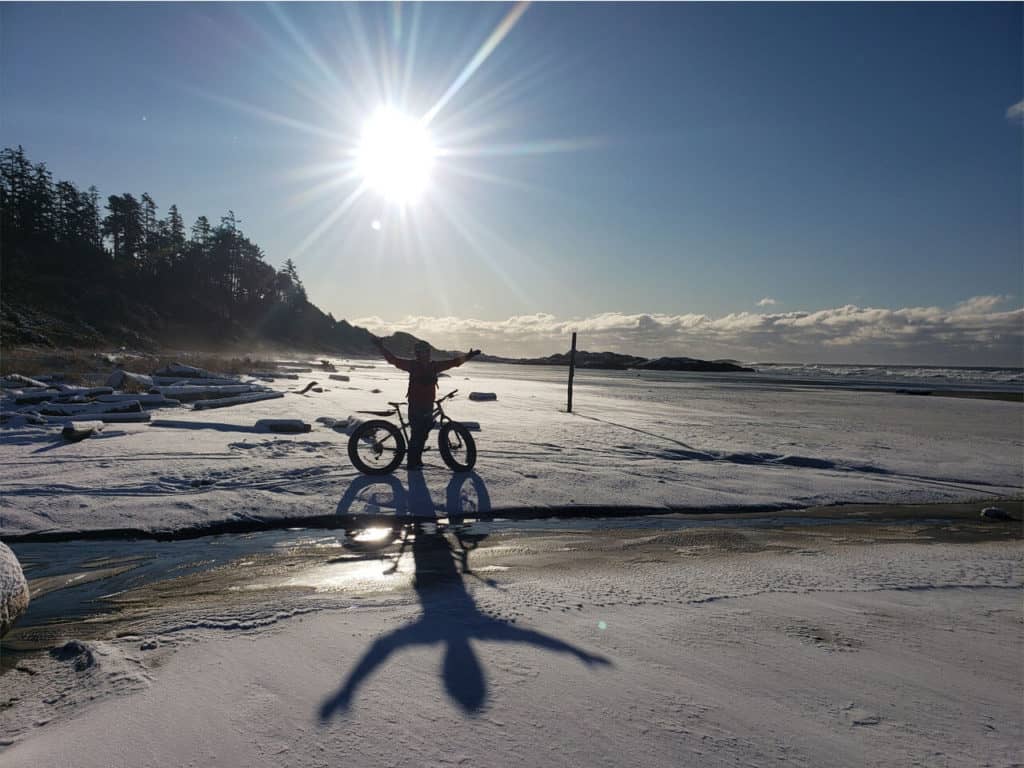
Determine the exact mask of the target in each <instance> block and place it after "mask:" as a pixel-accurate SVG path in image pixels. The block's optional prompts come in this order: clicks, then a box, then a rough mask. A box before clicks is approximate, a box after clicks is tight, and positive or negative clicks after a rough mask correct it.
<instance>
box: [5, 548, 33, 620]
mask: <svg viewBox="0 0 1024 768" xmlns="http://www.w3.org/2000/svg"><path fill="white" fill-rule="evenodd" d="M26 608H28V582H26V581H25V574H24V573H23V572H22V570H21V563H19V562H18V558H16V557H15V556H14V553H13V552H12V551H11V548H10V547H8V546H7V545H6V544H4V543H2V542H0V637H3V636H4V635H6V634H7V630H9V629H10V628H11V626H12V625H13V624H14V622H15V621H17V619H18V617H19V616H21V614H23V613H24V612H25V609H26Z"/></svg>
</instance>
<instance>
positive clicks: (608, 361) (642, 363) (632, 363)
mask: <svg viewBox="0 0 1024 768" xmlns="http://www.w3.org/2000/svg"><path fill="white" fill-rule="evenodd" d="M477 359H478V360H479V361H480V362H483V363H516V364H519V365H569V353H568V352H563V353H560V354H557V355H550V356H548V357H535V358H529V359H516V358H512V357H494V356H492V355H480V357H478V358H477ZM576 367H577V368H590V369H594V370H604V371H626V370H642V371H705V372H723V373H724V372H733V373H744V372H745V373H754V372H755V371H754V369H753V368H745V367H744V366H742V365H739V364H737V363H736V362H734V361H732V360H697V359H695V358H692V357H656V358H651V359H648V358H646V357H637V356H635V355H622V354H619V353H618V352H584V351H582V350H581V351H578V352H576Z"/></svg>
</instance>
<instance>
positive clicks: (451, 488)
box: [335, 472, 491, 524]
mask: <svg viewBox="0 0 1024 768" xmlns="http://www.w3.org/2000/svg"><path fill="white" fill-rule="evenodd" d="M407 484H408V487H406V486H405V485H403V484H402V482H401V481H400V480H398V479H397V478H396V477H394V476H393V475H375V476H367V475H360V476H359V477H357V478H355V479H354V480H353V481H352V482H351V483H350V484H349V486H348V488H347V489H346V490H345V493H344V494H343V495H342V497H341V499H340V500H339V501H338V507H337V509H336V510H335V514H336V515H338V516H339V517H347V518H350V519H351V520H352V521H359V520H364V521H367V522H380V523H383V524H391V523H399V524H404V523H411V522H412V521H413V520H421V521H429V520H436V519H437V517H438V516H439V513H444V514H445V515H446V516H447V517H448V518H449V519H450V520H452V522H453V523H454V522H456V520H457V519H461V518H465V517H467V516H469V517H478V516H480V515H487V514H488V513H490V511H491V499H490V495H489V494H488V493H487V485H486V484H485V483H484V480H483V478H482V477H480V475H478V474H477V473H476V472H456V473H454V474H453V475H452V479H451V480H449V481H448V487H447V488H446V489H445V503H444V506H441V505H438V504H435V503H434V500H433V497H432V496H431V495H430V489H429V488H427V484H426V482H425V481H424V479H423V473H422V472H409V473H408V480H407Z"/></svg>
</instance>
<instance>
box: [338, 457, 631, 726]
mask: <svg viewBox="0 0 1024 768" xmlns="http://www.w3.org/2000/svg"><path fill="white" fill-rule="evenodd" d="M467 480H470V481H471V485H472V486H474V488H473V490H474V491H475V493H476V500H472V499H468V498H467V495H466V494H465V493H463V492H462V491H460V489H463V488H464V484H465V483H466V481H467ZM378 483H383V484H385V485H387V486H389V487H390V492H391V495H392V497H393V498H394V499H397V500H399V503H400V504H401V503H403V502H402V501H401V500H402V499H404V500H405V501H404V505H405V506H404V508H405V509H407V510H410V511H413V513H414V515H415V516H414V517H413V518H412V520H411V521H409V518H406V520H407V521H408V522H407V523H405V524H403V523H402V522H401V518H400V517H398V518H393V519H394V520H396V521H399V522H397V523H396V524H395V527H394V528H393V529H392V530H393V531H395V532H397V535H396V537H395V538H392V539H391V540H390V543H393V542H394V541H396V540H397V539H398V538H401V548H400V550H399V552H398V558H401V557H402V556H403V555H404V553H405V551H406V549H407V548H410V549H411V551H412V557H413V563H414V566H415V571H414V581H413V588H414V589H415V591H416V594H417V596H418V597H419V601H420V606H421V608H422V613H421V614H420V616H419V617H418V618H416V619H415V620H414V621H411V622H408V623H407V624H405V625H404V626H402V627H399V628H398V629H396V630H394V631H393V632H389V633H388V634H386V635H384V636H382V637H379V638H377V640H375V641H374V642H373V644H372V645H371V646H370V647H369V648H368V649H367V651H366V652H365V653H364V654H363V656H362V658H361V659H360V660H359V661H358V662H357V663H356V665H355V666H354V667H353V668H352V670H351V671H350V672H349V674H348V676H347V678H346V679H345V681H344V682H343V683H342V685H341V687H340V688H339V689H338V690H337V691H336V692H335V693H334V694H333V695H331V696H330V697H328V698H327V699H325V700H324V701H323V703H322V704H321V705H320V709H319V716H320V720H321V721H327V720H329V719H330V718H331V717H332V716H333V715H335V714H338V713H344V712H346V711H347V710H348V709H349V707H351V705H352V701H353V699H354V698H355V695H356V692H357V691H358V690H359V687H360V686H361V685H363V684H364V683H365V682H366V681H367V680H368V679H369V678H370V676H371V675H372V674H373V673H374V672H375V671H376V670H377V669H378V668H379V667H380V666H382V665H383V664H384V663H385V662H386V661H387V660H388V659H389V658H390V657H391V656H392V655H393V654H395V653H397V652H398V651H400V650H402V649H403V648H407V647H412V646H420V645H441V646H442V648H443V653H444V656H443V659H442V662H441V673H440V676H441V679H442V682H443V684H444V687H445V690H446V691H447V693H448V696H449V697H450V698H451V699H452V700H453V701H454V702H455V703H456V704H457V705H458V706H459V707H460V708H461V709H462V711H463V712H465V713H466V714H468V715H470V716H473V715H475V714H477V713H478V712H480V711H481V710H482V709H483V707H484V705H485V704H486V701H487V678H486V675H485V673H484V670H483V668H482V667H481V664H480V660H479V659H478V658H477V656H476V654H475V653H474V651H473V647H472V646H471V645H470V641H471V640H476V641H494V642H499V643H526V644H528V645H534V646H536V647H537V648H541V649H544V650H547V651H553V652H557V653H567V654H570V655H572V656H575V657H576V658H577V659H579V660H580V661H581V662H583V663H584V664H586V665H588V666H593V665H609V664H610V663H611V662H610V661H609V660H608V659H606V658H604V657H602V656H598V655H595V654H591V653H588V652H586V651H584V650H583V649H581V648H578V647H576V646H573V645H571V644H569V643H567V642H565V641H563V640H559V639H558V638H556V637H552V636H550V635H546V634H543V633H541V632H537V631H536V630H532V629H525V628H523V627H518V626H516V625H514V624H513V623H511V622H509V621H505V620H503V619H497V618H494V617H491V616H488V615H486V614H484V613H482V612H481V611H480V609H479V608H478V607H477V605H476V602H475V601H474V599H473V596H472V595H471V594H470V592H469V590H468V589H467V588H466V583H465V578H464V577H465V576H467V575H470V576H475V574H473V573H472V571H471V569H470V567H469V551H470V550H471V549H473V548H474V547H475V546H476V544H477V543H479V541H480V540H481V539H482V538H483V535H480V534H479V533H476V534H474V533H472V527H471V526H470V527H466V526H464V525H463V524H462V523H463V522H464V521H465V520H467V519H471V518H474V517H477V518H479V517H480V516H481V515H483V516H486V513H487V512H488V511H489V503H488V502H486V488H485V487H484V484H483V481H482V480H481V479H480V478H479V476H478V475H476V474H475V473H469V474H462V475H455V476H453V478H452V481H451V482H450V483H449V485H448V492H447V500H446V501H447V503H446V506H445V512H446V513H447V515H448V519H449V523H448V525H447V530H445V529H444V528H442V527H439V526H437V525H435V524H431V523H429V522H426V521H425V520H423V518H424V517H425V515H424V514H422V513H423V512H424V511H426V510H431V511H433V510H434V504H433V502H432V500H431V499H430V492H429V490H428V489H427V487H426V484H425V483H424V481H423V475H422V473H418V472H410V473H409V477H408V489H407V490H406V489H405V488H403V487H402V484H401V483H400V482H399V481H398V480H396V479H394V478H392V477H388V478H361V479H357V480H356V481H355V482H354V483H353V485H357V484H358V485H359V486H360V488H362V489H366V488H368V487H369V486H371V485H373V484H378ZM453 489H454V490H453ZM481 489H482V490H483V493H482V494H481V493H480V491H481ZM350 490H351V489H350ZM357 494H358V491H357V493H356V494H352V495H353V496H354V495H357ZM349 496H350V494H349V492H346V495H345V497H343V499H342V501H343V502H345V499H346V497H349ZM481 496H482V497H483V500H484V505H485V507H486V508H484V509H481V508H480V506H481V505H480V504H479V501H478V500H479V499H480V497H481ZM348 503H349V504H351V501H349V502H348ZM474 505H476V506H475V507H474ZM346 510H347V506H346ZM341 511H342V504H339V512H341ZM484 535H486V534H484ZM397 567H398V560H397V559H396V561H395V562H394V564H393V565H392V566H391V567H390V568H389V569H388V570H389V572H394V571H395V570H397ZM487 583H488V584H489V585H490V586H495V584H494V582H493V581H491V580H488V581H487Z"/></svg>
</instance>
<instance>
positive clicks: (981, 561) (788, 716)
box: [0, 526, 1024, 768]
mask: <svg viewBox="0 0 1024 768" xmlns="http://www.w3.org/2000/svg"><path fill="white" fill-rule="evenodd" d="M924 530H926V529H925V528H924V527H922V526H918V527H916V528H914V527H912V528H910V529H909V530H894V529H891V528H889V529H887V528H885V527H877V528H868V527H861V528H853V527H851V526H846V527H841V528H837V527H831V526H823V527H821V529H816V530H813V531H811V530H807V529H804V530H803V531H802V532H800V533H793V532H791V531H789V532H787V531H780V530H771V531H759V532H758V531H751V530H747V529H738V528H722V527H715V526H709V527H702V528H697V529H692V530H680V531H661V532H655V533H653V534H651V533H650V532H637V531H608V532H603V533H599V534H583V533H580V532H576V533H561V534H559V533H543V534H540V535H534V536H522V535H495V536H492V537H490V538H489V539H488V540H485V541H483V542H481V543H480V546H479V547H477V548H476V549H474V550H472V552H471V553H470V554H469V559H468V565H469V566H470V567H471V570H468V569H467V568H466V567H457V562H458V560H457V558H453V557H452V556H451V555H452V554H453V553H452V552H451V551H449V549H448V547H447V546H446V545H444V544H443V543H442V542H440V541H438V540H437V537H436V536H430V535H424V536H423V538H422V540H420V539H417V541H416V542H414V543H413V545H412V548H411V551H408V550H407V551H406V553H405V555H404V556H403V558H402V559H401V560H399V561H398V563H397V566H398V567H397V568H395V569H394V570H393V572H392V569H390V568H388V567H387V564H388V561H387V560H385V561H381V560H378V559H376V558H353V557H351V556H350V557H349V558H348V559H347V560H346V559H344V558H342V557H340V556H339V551H338V549H332V548H330V547H325V548H324V549H323V551H322V554H321V556H320V557H319V558H318V559H317V560H315V561H312V564H311V565H310V564H308V563H307V564H306V565H300V566H298V567H295V568H281V567H276V568H274V567H268V568H265V569H263V570H262V571H260V576H258V577H255V578H254V577H250V578H249V579H248V581H246V582H244V583H246V584H248V586H249V587H250V589H247V590H245V591H244V592H231V591H228V592H226V593H225V592H224V591H218V590H216V589H213V590H211V591H210V592H209V594H210V595H212V596H213V597H211V598H210V602H207V603H204V602H203V600H202V599H201V595H198V594H197V595H196V596H192V595H187V596H183V597H181V598H180V600H182V601H185V600H187V601H188V602H187V603H183V602H178V603H174V604H173V605H168V606H164V607H162V603H163V602H165V601H156V602H153V603H148V602H146V601H145V599H144V597H143V596H142V594H141V593H136V594H129V595H125V596H124V597H125V601H124V603H123V608H124V609H125V610H128V611H130V610H131V609H132V606H138V604H139V601H140V600H141V601H142V602H144V603H146V604H145V605H143V606H142V607H141V608H139V609H138V610H139V613H138V614H137V615H136V618H135V619H132V620H131V621H133V622H134V623H133V624H131V625H130V626H129V628H130V629H132V630H134V631H133V632H131V633H127V634H126V633H122V634H121V636H120V637H119V638H118V639H102V640H89V641H77V642H76V643H74V644H72V645H70V646H67V645H65V646H63V647H62V648H60V649H58V650H57V652H56V653H55V655H54V656H52V657H50V658H49V659H35V660H32V661H26V662H24V665H27V668H28V669H30V670H31V672H30V674H25V673H20V672H18V671H17V670H15V671H14V672H10V673H8V675H10V677H5V683H7V685H8V686H9V687H7V688H6V689H5V694H6V695H8V696H17V697H18V698H19V704H18V706H16V707H12V708H10V709H8V710H7V711H4V712H0V726H2V727H3V730H4V732H5V734H8V735H7V738H8V742H9V743H10V746H9V747H8V748H7V749H5V750H3V751H2V752H0V766H4V767H5V768H6V766H21V765H47V766H53V767H54V768H60V767H61V766H76V767H78V768H89V766H144V765H152V766H158V765H225V766H236V765H237V766H257V765H258V766H262V765H266V766H278V765H282V764H286V765H290V766H297V767H299V768H305V767H306V766H325V765H339V764H346V765H359V766H422V765H444V764H461V765H509V764H515V765H520V766H525V767H529V766H548V765H552V764H557V765H572V766H593V765H609V766H625V765H644V766H678V765H697V764H699V765H711V766H732V765H752V766H769V765H778V764H780V763H782V764H787V765H803V766H819V765H829V766H862V765H912V764H915V763H917V764H922V765H929V766H960V765H985V764H990V765H1007V764H1011V763H1013V762H1014V761H1015V760H1017V759H1018V758H1019V745H1020V742H1021V737H1022V732H1021V731H1022V726H1021V722H1020V719H1019V702H1020V697H1021V694H1022V692H1024V686H1022V679H1021V672H1020V666H1019V660H1020V653H1021V650H1022V646H1021V637H1020V633H1019V624H1018V621H1019V615H1020V611H1019V608H1020V587H1021V576H1022V573H1021V567H1020V563H1021V560H1020V546H1019V542H1018V541H990V542H979V543H974V544H951V543H942V542H941V541H939V542H933V543H919V542H921V541H923V537H922V533H923V532H924ZM449 545H451V542H450V538H449ZM240 570H244V568H242V567H241V566H240ZM471 574H476V575H477V577H478V578H472V577H471ZM485 577H486V578H485ZM261 580H263V581H262V583H261ZM288 582H291V583H292V586H291V587H290V590H291V591H288V592H286V591H285V589H286V588H285V585H286V584H287V583H288ZM189 583H190V582H184V583H183V584H182V585H180V586H179V587H178V591H179V592H184V591H186V590H187V588H188V585H189ZM310 586H313V587H315V588H316V591H315V592H312V593H311V592H309V588H310ZM171 594H172V593H171V592H164V593H163V595H164V597H165V598H166V597H170V596H171ZM226 594H234V595H240V596H244V599H238V600H235V601H230V600H229V599H228V598H227V597H226V596H225V595H226ZM161 607H162V611H161ZM90 700H91V703H88V704H87V702H90Z"/></svg>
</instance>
